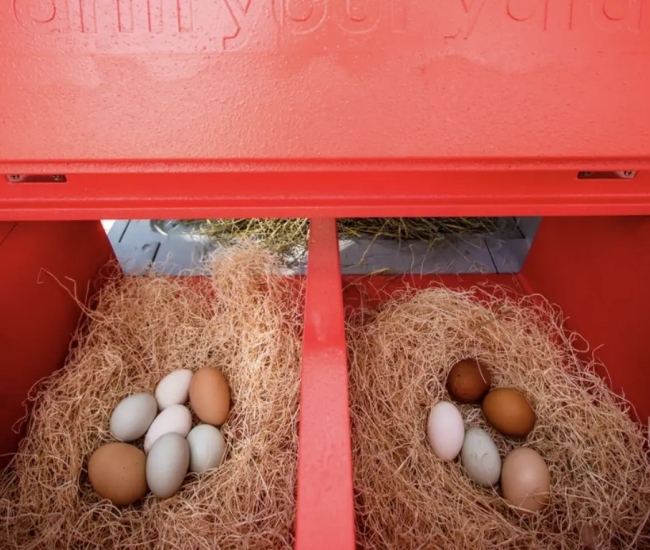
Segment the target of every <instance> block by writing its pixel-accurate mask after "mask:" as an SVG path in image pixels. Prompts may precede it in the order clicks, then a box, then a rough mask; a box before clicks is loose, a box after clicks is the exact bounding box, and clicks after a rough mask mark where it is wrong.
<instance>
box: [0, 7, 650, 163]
mask: <svg viewBox="0 0 650 550" xmlns="http://www.w3.org/2000/svg"><path fill="white" fill-rule="evenodd" d="M649 66H650V5H648V2H646V1H645V0H560V1H554V0H499V1H488V0H427V1H422V0H273V1H271V0H241V1H240V0H201V1H198V0H101V1H99V0H4V1H2V2H1V3H0V94H1V96H0V97H1V101H0V167H3V168H5V169H6V170H5V172H6V173H8V172H11V171H12V170H11V168H19V167H20V168H24V167H25V166H26V165H29V166H31V167H34V168H38V167H39V166H45V165H47V164H51V163H52V162H60V163H62V166H66V169H67V170H68V171H71V170H77V171H94V172H97V171H104V170H112V169H114V166H115V163H122V164H123V163H126V164H129V163H132V167H133V168H134V169H143V170H144V169H145V168H146V166H147V165H148V163H149V162H154V163H160V162H164V163H167V162H171V163H172V164H173V165H175V166H176V167H178V168H179V169H183V170H205V169H206V168H207V169H210V170H214V169H219V168H220V167H224V166H225V167H227V168H232V167H251V166H253V167H255V166H266V167H268V166H273V167H278V166H280V167H281V168H285V169H286V168H289V169H292V168H296V167H301V166H314V165H318V166H320V167H331V168H336V167H339V166H342V165H355V166H374V165H377V166H385V165H387V164H389V165H390V166H392V167H393V168H394V167H396V166H400V167H410V166H417V167H430V166H431V167H434V166H435V167H437V168H442V169H448V168H466V167H472V168H477V167H478V168H480V167H495V166H498V167H501V168H504V167H522V168H523V167H525V168H538V167H540V166H542V167H549V168H554V167H559V166H562V167H565V168H569V167H570V168H573V167H579V166H589V167H592V168H597V167H603V168H604V167H616V168H619V167H620V168H634V169H638V168H641V167H645V166H650V103H649V102H648V101H647V94H648V90H650V71H648V67H649ZM71 163H74V164H71ZM98 163H99V164H98ZM233 163H234V164H233ZM112 167H113V168H112Z"/></svg>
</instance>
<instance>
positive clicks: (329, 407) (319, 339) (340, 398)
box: [295, 218, 355, 550]
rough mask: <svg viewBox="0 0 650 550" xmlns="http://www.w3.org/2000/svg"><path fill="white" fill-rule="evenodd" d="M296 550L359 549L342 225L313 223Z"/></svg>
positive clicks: (326, 220)
mask: <svg viewBox="0 0 650 550" xmlns="http://www.w3.org/2000/svg"><path fill="white" fill-rule="evenodd" d="M299 436H300V440H299V441H300V443H299V449H298V506H297V512H296V546H295V547H296V549H297V550H320V549H322V550H332V549H336V550H346V549H349V550H353V549H354V547H355V534H354V502H353V493H352V449H351V441H350V410H349V400H348V367H347V352H346V341H345V324H344V315H343V293H342V287H341V275H340V266H339V247H338V235H337V230H336V220H335V219H333V218H329V219H313V220H311V230H310V235H309V256H308V267H307V294H306V298H305V322H304V336H303V350H302V381H301V387H300V433H299Z"/></svg>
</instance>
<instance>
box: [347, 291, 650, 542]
mask: <svg viewBox="0 0 650 550" xmlns="http://www.w3.org/2000/svg"><path fill="white" fill-rule="evenodd" d="M348 337H349V342H350V343H349V345H350V375H351V386H350V399H351V405H352V426H353V434H352V436H353V439H352V442H353V452H354V476H355V497H356V510H357V535H358V542H359V546H360V547H361V548H365V549H380V548H381V549H388V548H390V549H393V548H412V549H415V548H423V549H424V548H426V549H429V548H445V549H458V550H461V549H471V550H482V549H488V548H489V549H495V548H498V549H507V548H512V549H515V548H516V549H518V550H520V549H533V548H535V549H545V550H549V549H571V550H574V549H580V548H588V549H622V548H638V549H647V548H650V522H649V521H648V516H649V515H650V457H649V456H648V451H647V441H646V437H645V435H644V433H643V431H642V429H641V427H640V425H638V424H635V423H633V422H632V421H631V420H630V419H629V417H628V415H627V414H626V412H625V409H626V408H627V407H628V406H629V405H628V404H626V403H625V402H624V401H623V400H622V399H620V398H618V397H617V396H616V395H615V394H614V393H612V391H610V390H609V389H608V387H607V385H606V384H605V382H604V381H603V380H602V379H601V378H600V377H599V376H597V375H596V374H595V373H594V370H593V368H594V365H593V364H590V365H585V364H583V363H581V361H580V360H579V359H578V357H577V355H576V352H575V351H573V350H574V348H575V345H576V344H577V345H578V347H580V346H581V345H582V344H583V343H582V342H580V341H579V340H576V338H575V337H572V336H567V335H565V333H564V332H563V330H562V318H561V315H560V314H559V312H558V311H557V310H555V309H553V308H551V307H550V306H549V305H548V304H546V303H544V301H543V300H541V299H540V298H538V297H534V298H526V299H515V298H511V297H509V296H508V295H507V294H506V293H505V292H504V291H500V290H499V289H494V288H492V289H488V288H474V289H472V290H469V291H466V292H456V291H452V290H449V289H445V288H436V289H430V290H427V291H423V292H421V293H418V294H416V295H414V296H404V297H402V298H401V299H399V300H397V301H392V302H389V303H387V304H385V305H384V307H382V308H380V310H378V311H377V312H376V313H371V312H369V311H366V312H365V315H363V316H362V318H359V317H356V318H353V319H351V321H350V326H349V330H348ZM466 357H477V358H479V359H481V360H482V361H485V362H486V363H487V364H489V365H491V366H492V371H493V385H496V386H513V387H516V388H519V389H520V390H521V391H523V392H524V393H525V394H526V395H527V396H528V398H529V399H530V401H531V402H532V404H533V406H534V408H535V411H536V412H537V415H538V422H537V425H536V427H535V429H534V431H533V432H532V433H531V434H530V436H529V437H528V438H527V439H526V440H525V441H516V440H513V439H510V438H506V437H503V436H500V435H499V434H498V433H495V432H494V431H493V430H492V429H491V428H489V427H487V426H486V425H485V421H484V419H483V417H482V413H481V410H480V407H478V406H471V405H463V406H462V407H461V411H462V413H463V416H464V418H465V420H466V424H467V425H470V426H471V425H475V426H481V427H483V428H486V429H487V430H488V432H489V433H490V434H492V436H493V437H494V439H495V441H496V443H497V446H498V447H499V449H500V451H501V455H502V457H503V456H505V454H506V453H507V452H508V451H509V450H511V449H513V448H515V447H518V446H520V445H525V446H530V447H532V448H534V449H536V450H537V451H538V452H539V453H541V455H542V456H543V457H544V458H545V459H546V461H547V463H548V464H549V466H550V470H551V476H552V502H551V505H550V507H548V508H547V509H546V510H545V511H544V512H542V513H539V514H538V515H535V516H534V517H530V518H520V517H519V516H518V515H517V514H516V513H515V512H514V511H513V510H512V509H511V508H510V507H509V505H508V504H507V503H506V502H505V501H504V500H503V499H502V498H501V497H500V495H499V492H498V491H495V490H487V489H482V488H479V487H477V486H475V485H474V484H473V483H472V482H471V481H470V479H469V478H468V476H467V475H466V474H465V473H464V472H463V469H462V466H461V465H460V464H459V463H458V462H453V463H444V462H442V461H440V460H438V459H437V458H436V457H435V455H434V454H433V452H432V450H431V448H430V447H429V445H428V443H427V439H426V435H425V434H426V428H425V426H426V418H427V415H428V412H429V410H430V408H431V406H432V405H433V404H434V403H436V402H437V401H440V400H447V399H449V398H448V396H447V393H446V390H445V381H446V376H447V373H448V372H449V369H450V368H451V366H452V365H453V364H454V363H455V362H456V361H458V360H460V359H463V358H466Z"/></svg>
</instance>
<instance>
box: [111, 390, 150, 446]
mask: <svg viewBox="0 0 650 550" xmlns="http://www.w3.org/2000/svg"><path fill="white" fill-rule="evenodd" d="M157 412H158V406H157V405H156V400H155V399H154V397H153V395H150V394H148V393H136V394H133V395H129V397H127V398H125V399H122V401H120V402H119V403H118V405H117V407H115V410H113V414H112V415H111V424H110V428H111V434H113V437H114V438H115V439H119V440H120V441H125V442H129V441H135V440H136V439H138V438H139V437H142V436H143V435H144V434H145V433H146V432H147V430H148V429H149V426H151V423H152V422H153V419H154V418H156V413H157Z"/></svg>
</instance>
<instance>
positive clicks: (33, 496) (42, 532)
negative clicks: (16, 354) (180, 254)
mask: <svg viewBox="0 0 650 550" xmlns="http://www.w3.org/2000/svg"><path fill="white" fill-rule="evenodd" d="M277 269H278V268H277V266H276V265H275V263H274V261H273V260H272V258H271V256H270V255H268V254H267V253H265V252H263V251H261V250H259V249H257V248H255V247H253V248H249V249H235V250H229V251H227V252H225V253H224V254H222V255H220V256H219V258H218V261H217V262H216V263H215V264H214V270H213V275H212V277H211V278H205V279H191V278H183V279H178V278H177V279H171V278H162V277H155V276H149V277H126V278H124V279H121V280H109V281H108V282H107V284H106V286H105V287H104V289H103V290H102V291H101V293H100V295H99V297H98V306H97V308H96V310H95V311H93V312H90V313H89V315H90V321H89V324H88V326H87V327H86V329H85V330H84V331H83V334H82V335H81V336H80V338H79V340H78V345H76V346H74V347H73V348H72V349H71V353H70V356H69V360H68V363H67V365H66V367H65V368H64V369H62V370H61V371H60V372H57V373H55V374H54V375H53V376H51V377H50V378H49V379H47V380H46V381H45V382H44V383H42V384H41V385H40V386H39V388H38V389H37V390H36V391H34V392H33V395H32V396H31V398H30V400H31V402H32V403H33V404H34V409H33V413H32V414H31V420H30V422H29V428H28V435H27V437H25V438H24V439H23V441H22V443H21V445H20V449H19V452H18V454H17V455H16V456H15V458H14V460H13V462H12V464H11V465H10V466H9V468H8V469H7V471H5V473H4V475H3V477H2V478H0V540H1V541H2V542H1V543H0V546H1V547H2V548H21V549H25V548H27V549H29V548H31V549H39V550H42V549H45V548H66V549H67V548H82V547H83V548H86V547H88V548H90V547H92V548H119V549H125V548H143V549H144V548H177V549H179V548H192V549H200V548H206V549H207V548H210V549H212V548H291V547H292V545H293V524H294V517H295V496H294V491H295V480H296V469H297V445H298V442H297V420H298V393H299V356H300V349H299V348H300V334H299V327H300V323H301V318H300V309H301V299H300V296H301V293H302V291H301V290H300V289H299V288H298V286H297V285H296V284H295V283H291V282H290V281H289V280H287V279H283V278H281V277H278V276H277ZM204 366H215V367H219V368H220V369H222V370H223V372H224V374H225V375H226V377H227V378H228V380H229V383H230V387H231V391H232V409H231V415H230V417H229V420H228V421H227V423H226V424H225V425H224V426H223V427H222V430H223V434H224V436H225V439H226V442H227V450H226V457H225V459H224V462H223V464H222V465H221V467H219V468H218V469H216V470H213V471H211V472H208V473H207V474H205V475H202V476H196V474H191V475H189V476H188V478H187V479H186V480H185V483H184V485H183V487H182V489H181V490H180V492H178V493H177V494H176V495H175V496H174V497H172V498H169V499H167V500H160V499H157V498H155V497H153V496H148V497H146V498H145V500H144V501H142V502H141V503H139V504H137V505H134V506H129V507H125V508H121V509H117V508H115V507H113V506H111V505H110V503H108V502H107V501H102V500H100V499H99V498H98V497H97V496H96V495H95V493H94V492H93V490H92V488H91V486H90V484H89V482H88V480H87V475H86V471H85V467H86V463H87V460H88V457H89V455H90V454H91V453H92V452H93V451H94V450H95V449H97V448H98V447H99V446H100V445H101V444H102V443H104V442H107V441H110V440H111V436H110V434H109V432H108V427H109V418H110V415H111V412H112V410H113V408H114V407H115V405H116V404H117V403H118V402H119V401H120V400H121V399H122V398H124V397H126V396H127V395H129V394H132V393H136V392H140V391H149V392H152V391H153V390H154V388H155V386H156V384H157V382H158V381H160V379H161V378H163V376H164V375H165V374H167V373H169V372H171V371H173V370H175V369H179V368H188V369H198V368H200V367H204Z"/></svg>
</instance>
